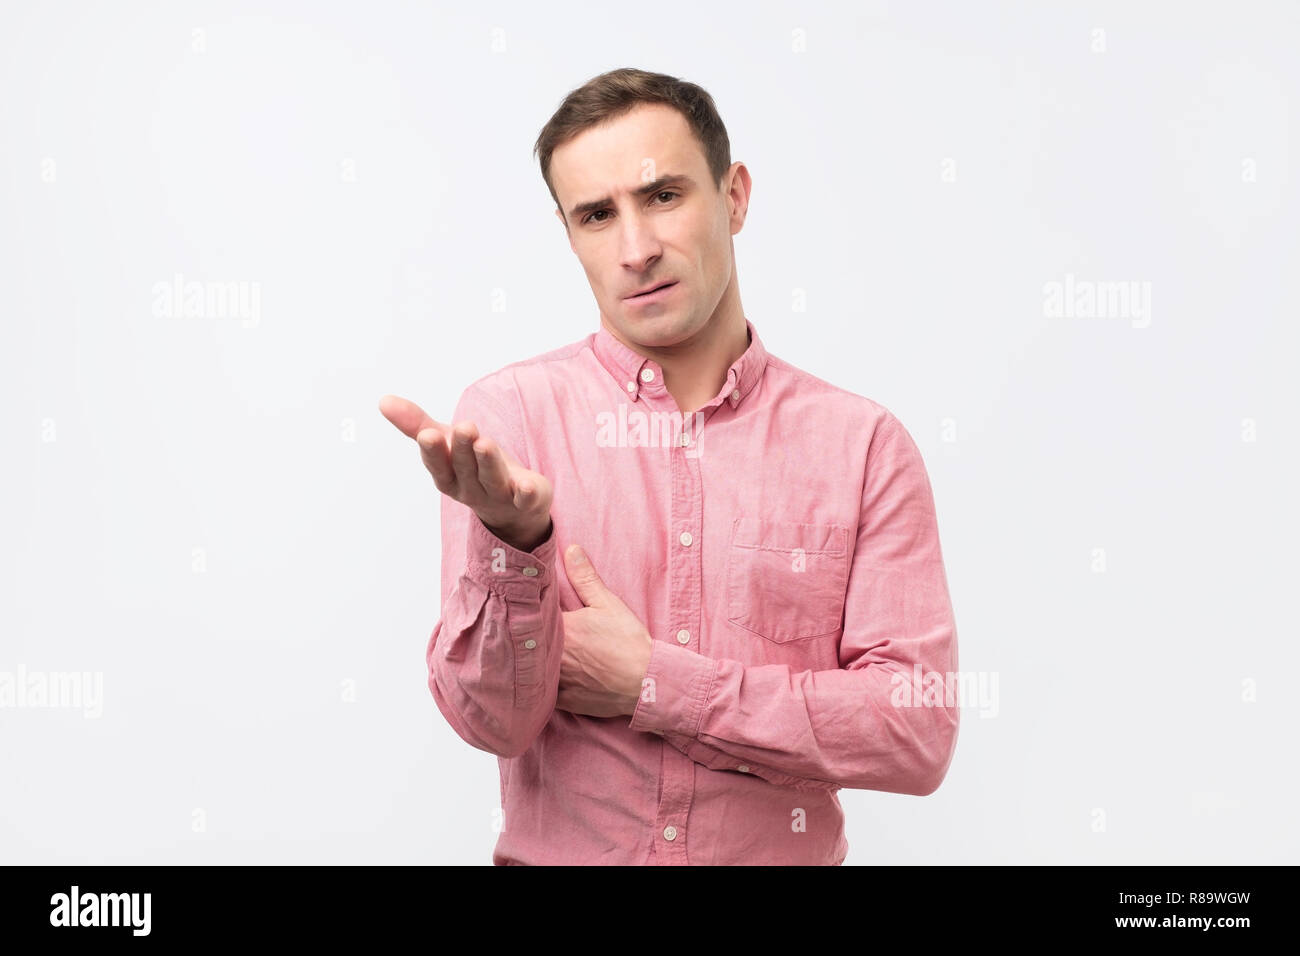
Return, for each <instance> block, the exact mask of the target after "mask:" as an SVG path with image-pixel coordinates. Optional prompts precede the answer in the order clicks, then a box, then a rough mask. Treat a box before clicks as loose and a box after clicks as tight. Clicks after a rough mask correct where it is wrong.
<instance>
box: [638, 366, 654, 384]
mask: <svg viewBox="0 0 1300 956" xmlns="http://www.w3.org/2000/svg"><path fill="white" fill-rule="evenodd" d="M654 380H655V370H654V369H652V368H643V369H641V381H643V382H653V381H654Z"/></svg>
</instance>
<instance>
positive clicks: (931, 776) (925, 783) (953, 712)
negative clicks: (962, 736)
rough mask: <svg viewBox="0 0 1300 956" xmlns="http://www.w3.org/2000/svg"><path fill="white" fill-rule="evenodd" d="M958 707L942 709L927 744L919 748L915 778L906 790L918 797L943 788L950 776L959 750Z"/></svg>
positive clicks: (938, 713)
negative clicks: (953, 759) (941, 786)
mask: <svg viewBox="0 0 1300 956" xmlns="http://www.w3.org/2000/svg"><path fill="white" fill-rule="evenodd" d="M957 713H958V712H957V709H956V708H955V707H954V708H939V710H938V712H937V714H936V719H935V721H934V725H933V732H932V733H931V734H930V735H929V736H928V738H927V739H926V741H925V745H924V746H923V747H920V748H919V749H918V751H917V755H918V760H917V763H916V767H915V773H914V774H913V777H912V781H911V783H912V785H911V787H910V789H908V790H907V791H905V792H906V793H910V794H912V795H914V796H918V797H928V796H929V795H930V794H932V793H934V792H935V791H936V790H938V789H939V785H940V784H942V783H943V781H944V779H945V778H946V777H947V776H948V768H949V767H950V766H951V765H952V758H953V754H954V753H956V750H957V727H958V716H957Z"/></svg>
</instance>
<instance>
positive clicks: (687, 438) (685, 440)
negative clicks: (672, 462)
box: [682, 432, 691, 448]
mask: <svg viewBox="0 0 1300 956" xmlns="http://www.w3.org/2000/svg"><path fill="white" fill-rule="evenodd" d="M690 443H691V436H690V435H688V434H686V433H685V432H682V447H683V448H685V447H686V446H687V445H689V444H690Z"/></svg>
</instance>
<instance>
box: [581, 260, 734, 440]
mask: <svg viewBox="0 0 1300 956" xmlns="http://www.w3.org/2000/svg"><path fill="white" fill-rule="evenodd" d="M601 323H602V324H603V325H604V326H605V328H606V329H607V330H609V333H610V334H611V335H613V336H614V337H615V338H616V339H618V340H619V341H620V342H623V344H624V345H626V346H627V347H628V348H630V349H632V351H634V352H636V353H637V354H639V355H643V356H645V357H646V358H649V359H654V360H655V361H656V362H658V363H659V367H660V368H662V369H663V372H664V388H666V389H668V394H670V395H672V397H673V400H674V401H675V402H676V403H677V408H678V410H679V411H681V413H682V414H683V415H688V414H690V413H691V412H694V411H696V410H697V409H698V408H699V407H700V406H701V405H703V404H704V403H705V402H708V401H710V400H711V399H712V398H713V397H714V396H716V395H717V394H718V392H719V391H720V390H721V389H722V386H723V384H724V383H725V382H726V381H727V370H728V369H730V368H731V366H732V365H733V364H734V363H735V361H736V359H738V358H740V357H741V356H742V355H744V354H745V350H746V349H748V348H749V330H748V329H747V328H746V327H745V313H744V310H743V309H742V308H741V306H740V295H739V293H738V292H737V291H736V283H735V282H734V281H733V282H731V283H730V284H729V285H728V286H727V290H726V292H724V293H723V295H722V298H721V300H719V302H718V307H717V308H716V309H715V310H714V312H713V316H712V317H711V318H710V319H709V321H708V324H706V325H705V326H704V328H702V329H700V331H699V332H697V333H696V334H695V335H694V336H692V337H691V338H689V339H687V340H686V341H684V342H678V343H677V344H676V345H665V346H646V345H638V344H636V343H634V342H627V341H624V340H623V337H622V336H620V335H619V334H618V333H617V332H616V331H615V330H614V329H613V327H611V326H610V325H609V323H607V322H605V320H604V317H603V316H602V318H601Z"/></svg>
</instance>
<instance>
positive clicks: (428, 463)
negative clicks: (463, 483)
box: [415, 426, 460, 498]
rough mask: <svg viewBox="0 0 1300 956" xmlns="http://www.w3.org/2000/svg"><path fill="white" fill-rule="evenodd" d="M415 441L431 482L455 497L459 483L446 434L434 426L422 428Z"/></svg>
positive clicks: (444, 492)
mask: <svg viewBox="0 0 1300 956" xmlns="http://www.w3.org/2000/svg"><path fill="white" fill-rule="evenodd" d="M415 442H416V444H417V445H419V446H420V458H421V459H422V460H423V461H424V467H425V468H427V469H429V474H431V475H433V483H434V484H435V485H437V486H438V490H439V491H441V492H442V493H443V494H445V495H451V496H452V497H453V498H455V497H456V496H457V495H456V492H457V490H458V489H459V487H460V485H459V483H458V482H457V481H456V471H455V469H454V468H452V465H451V450H450V449H449V448H448V447H447V436H446V435H445V434H444V433H443V430H442V429H441V428H439V427H435V426H430V427H428V428H425V429H422V430H421V431H420V433H419V434H418V435H417V436H416V439H415Z"/></svg>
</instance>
